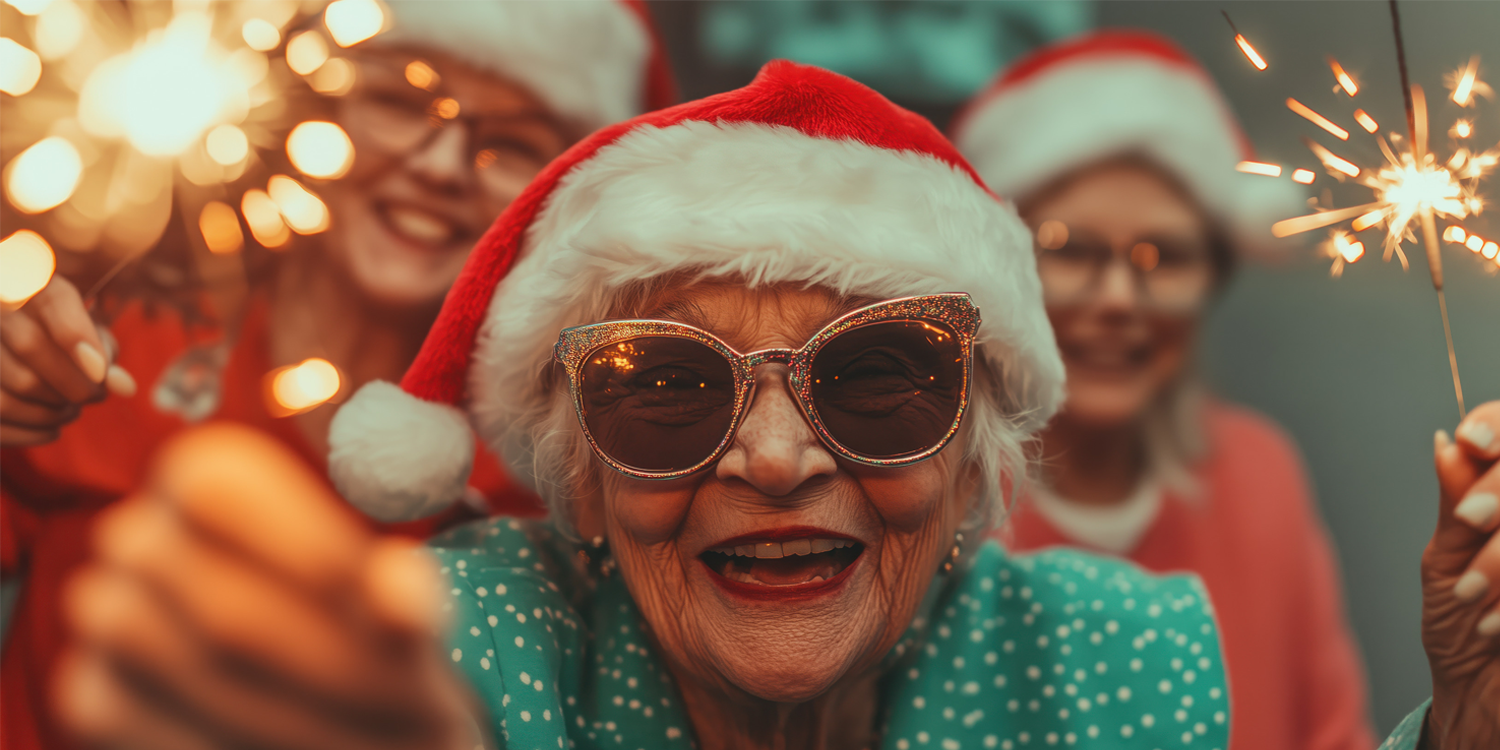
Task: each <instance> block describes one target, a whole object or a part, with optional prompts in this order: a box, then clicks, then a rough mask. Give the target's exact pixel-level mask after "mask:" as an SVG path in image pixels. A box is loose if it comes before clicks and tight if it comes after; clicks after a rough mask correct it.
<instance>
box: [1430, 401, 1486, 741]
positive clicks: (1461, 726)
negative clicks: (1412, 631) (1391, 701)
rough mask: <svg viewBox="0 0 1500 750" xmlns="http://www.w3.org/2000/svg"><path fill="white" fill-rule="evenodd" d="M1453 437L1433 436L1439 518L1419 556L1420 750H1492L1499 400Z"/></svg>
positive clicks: (1481, 408) (1479, 411)
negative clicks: (1424, 666)
mask: <svg viewBox="0 0 1500 750" xmlns="http://www.w3.org/2000/svg"><path fill="white" fill-rule="evenodd" d="M1456 436H1457V440H1456V441H1454V440H1450V439H1449V438H1448V435H1447V434H1446V433H1443V432H1439V433H1438V434H1437V439H1436V445H1435V448H1434V461H1435V463H1436V465H1437V475H1438V487H1439V494H1440V503H1439V507H1440V512H1439V515H1438V525H1437V531H1436V532H1434V534H1433V536H1432V541H1431V542H1429V543H1428V545H1427V549H1426V551H1425V552H1424V553H1423V555H1422V595H1423V606H1422V643H1423V645H1425V646H1426V648H1427V661H1428V665H1429V666H1430V668H1431V670H1432V691H1433V699H1432V709H1431V713H1430V714H1429V715H1428V719H1427V736H1426V741H1425V744H1424V745H1423V747H1425V748H1428V749H1429V750H1468V749H1470V748H1492V747H1500V533H1496V532H1497V529H1500V501H1497V499H1496V498H1497V497H1500V401H1492V402H1490V403H1487V404H1483V405H1481V406H1479V407H1477V408H1476V409H1474V411H1473V412H1471V413H1470V414H1469V416H1468V418H1466V419H1465V420H1464V421H1463V422H1462V423H1461V424H1460V425H1459V427H1458V430H1457V431H1456Z"/></svg>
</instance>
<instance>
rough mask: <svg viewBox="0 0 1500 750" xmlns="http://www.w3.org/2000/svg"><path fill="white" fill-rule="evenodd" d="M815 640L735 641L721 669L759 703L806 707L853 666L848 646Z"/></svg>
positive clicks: (725, 656) (731, 681)
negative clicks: (793, 704)
mask: <svg viewBox="0 0 1500 750" xmlns="http://www.w3.org/2000/svg"><path fill="white" fill-rule="evenodd" d="M795 637H796V636H789V637H788V638H795ZM817 640H820V639H814V640H812V641H802V642H798V643H791V642H787V640H785V639H777V638H771V639H749V640H738V641H737V642H736V643H735V644H733V648H731V649H728V650H727V653H724V654H722V657H723V662H724V663H723V664H722V666H721V669H722V670H723V673H724V677H725V678H726V679H727V680H729V682H730V683H732V684H733V685H734V686H735V687H737V688H739V689H740V690H743V691H744V692H745V693H747V694H749V695H751V696H754V697H756V698H759V699H760V700H763V701H769V702H771V703H806V702H808V701H811V700H813V699H815V698H817V697H818V696H820V695H823V694H824V693H827V692H828V691H829V690H831V689H832V688H833V686H834V685H835V684H837V683H838V682H839V680H841V679H843V678H844V676H845V675H846V674H848V672H849V668H850V666H851V665H852V663H853V662H854V657H853V655H852V654H851V653H850V652H849V650H848V648H847V645H846V646H845V648H843V649H840V648H839V645H837V644H824V643H819V642H817Z"/></svg>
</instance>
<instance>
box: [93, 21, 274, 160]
mask: <svg viewBox="0 0 1500 750" xmlns="http://www.w3.org/2000/svg"><path fill="white" fill-rule="evenodd" d="M211 30H212V21H211V20H210V19H209V18H208V16H205V15H203V14H201V13H180V14H178V15H177V16H175V17H174V18H173V19H172V22H171V23H170V24H168V25H167V28H166V31H165V32H164V33H161V34H158V35H153V36H151V37H148V40H147V41H146V42H145V43H144V44H142V45H140V46H139V47H136V48H135V49H134V50H132V51H130V52H127V53H125V54H123V55H120V56H118V57H115V58H113V59H110V60H107V61H105V62H104V63H102V64H100V66H99V67H98V68H97V69H96V70H95V71H94V72H93V73H92V74H91V75H90V76H89V79H88V82H87V83H85V84H84V87H83V92H82V94H80V101H79V119H80V121H81V122H82V124H83V126H84V129H85V130H88V131H89V132H90V133H93V134H95V135H99V136H112V137H121V136H123V137H124V138H126V139H127V140H128V141H129V142H130V144H131V145H132V146H135V147H136V149H138V150H140V151H141V153H144V154H146V155H148V156H176V155H177V154H180V153H182V152H183V151H184V150H186V149H187V148H188V147H189V146H192V145H193V144H195V143H197V142H198V139H199V138H201V137H203V134H204V132H205V131H207V130H208V129H209V128H212V127H213V126H215V125H218V124H220V123H222V122H237V121H239V120H240V119H242V118H243V117H244V111H245V110H246V109H247V108H248V106H249V83H248V82H247V81H246V80H245V78H244V77H243V71H242V70H240V69H238V68H237V66H236V65H235V64H233V62H232V61H231V58H230V57H229V56H228V55H226V54H224V53H223V51H222V50H220V49H219V48H218V47H217V45H215V44H214V43H213V42H212V40H211V39H210V38H209V33H210V31H211Z"/></svg>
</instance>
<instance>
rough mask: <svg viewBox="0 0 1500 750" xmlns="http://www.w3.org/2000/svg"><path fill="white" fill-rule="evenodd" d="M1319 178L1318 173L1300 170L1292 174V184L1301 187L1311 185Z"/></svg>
mask: <svg viewBox="0 0 1500 750" xmlns="http://www.w3.org/2000/svg"><path fill="white" fill-rule="evenodd" d="M1317 177H1318V173H1317V172H1314V171H1312V170H1311V169H1298V170H1294V171H1293V172H1292V182H1295V183H1297V184H1299V185H1311V184H1312V181H1313V180H1314V179H1317Z"/></svg>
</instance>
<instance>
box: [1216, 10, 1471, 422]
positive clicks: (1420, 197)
mask: <svg viewBox="0 0 1500 750" xmlns="http://www.w3.org/2000/svg"><path fill="white" fill-rule="evenodd" d="M1390 8H1391V17H1392V23H1393V26H1394V28H1395V35H1396V54H1397V62H1398V66H1399V68H1400V71H1401V85H1402V88H1403V92H1404V93H1405V96H1406V99H1405V100H1406V116H1407V137H1406V138H1402V137H1401V135H1400V134H1397V133H1389V134H1386V135H1379V134H1377V131H1378V130H1379V129H1380V126H1379V124H1378V123H1377V122H1376V121H1375V119H1374V118H1373V117H1371V116H1370V115H1369V114H1368V113H1366V112H1365V111H1364V110H1363V109H1356V110H1354V113H1353V117H1354V120H1355V122H1357V123H1358V124H1359V125H1360V127H1362V128H1363V129H1364V130H1365V131H1366V132H1367V133H1369V134H1371V135H1373V136H1374V138H1375V142H1376V144H1377V145H1378V146H1379V147H1380V151H1381V153H1382V154H1383V155H1384V157H1385V162H1384V163H1383V164H1378V165H1374V166H1364V167H1362V166H1360V165H1357V164H1355V163H1354V162H1351V161H1349V160H1347V159H1345V158H1343V157H1341V156H1339V155H1337V154H1335V153H1334V152H1333V151H1331V150H1330V149H1328V148H1326V147H1324V146H1323V145H1321V144H1319V143H1317V142H1316V141H1314V140H1312V139H1311V138H1304V141H1305V142H1306V143H1307V146H1308V148H1309V149H1310V150H1311V151H1312V152H1313V154H1314V155H1315V156H1317V157H1318V160H1319V161H1320V162H1321V163H1322V164H1323V166H1324V168H1325V169H1326V170H1327V171H1328V174H1329V175H1331V176H1332V177H1334V178H1335V179H1337V180H1339V181H1343V180H1346V179H1348V180H1353V181H1354V182H1356V183H1357V184H1360V185H1363V186H1365V187H1367V188H1369V189H1370V191H1371V193H1372V195H1373V197H1374V200H1373V201H1371V202H1369V203H1366V204H1363V205H1358V206H1349V207H1345V208H1333V207H1331V206H1323V207H1319V208H1318V211H1317V212H1316V213H1313V214H1310V215H1307V216H1299V217H1296V218H1292V219H1286V220H1284V221H1279V222H1277V223H1276V224H1275V225H1273V226H1272V233H1273V234H1274V235H1275V236H1277V237H1287V236H1290V235H1293V234H1298V233H1301V232H1307V231H1311V230H1314V229H1320V228H1324V227H1333V226H1334V225H1339V224H1343V223H1344V222H1349V224H1348V226H1349V229H1350V230H1352V231H1353V232H1360V231H1364V230H1366V229H1371V228H1376V227H1382V226H1383V227H1384V230H1385V232H1384V240H1383V243H1382V245H1383V250H1384V253H1383V257H1384V258H1385V260H1387V261H1389V260H1390V259H1391V257H1392V256H1393V255H1394V256H1395V257H1397V258H1399V259H1400V261H1401V265H1402V268H1407V267H1408V260H1407V257H1406V252H1405V250H1404V249H1403V243H1404V242H1412V243H1415V242H1417V234H1418V233H1420V234H1421V238H1422V239H1421V244H1422V247H1423V248H1424V249H1425V251H1426V255H1427V263H1428V268H1429V270H1430V271H1431V274H1432V285H1433V288H1434V289H1435V290H1436V292H1437V298H1438V307H1439V310H1440V312H1441V313H1442V319H1443V335H1444V338H1445V340H1446V342H1447V346H1448V364H1449V368H1450V370H1451V372H1452V375H1453V390H1454V396H1455V397H1456V399H1457V401H1458V409H1459V414H1460V416H1462V415H1463V414H1464V412H1465V409H1464V400H1463V385H1462V382H1461V380H1460V379H1459V374H1458V358H1457V356H1456V354H1455V353H1454V350H1453V336H1452V333H1451V330H1450V328H1449V324H1448V304H1447V299H1446V297H1445V296H1444V292H1443V262H1442V255H1441V254H1440V252H1439V249H1440V244H1439V236H1438V232H1437V220H1438V218H1439V217H1441V218H1443V219H1446V220H1448V221H1449V222H1457V221H1459V220H1462V219H1464V218H1466V217H1469V216H1471V215H1474V214H1478V213H1479V212H1480V211H1481V210H1482V209H1483V208H1484V201H1483V200H1482V199H1481V197H1480V195H1479V187H1480V183H1481V181H1483V180H1484V179H1485V178H1486V177H1487V176H1488V175H1489V174H1490V172H1491V171H1493V169H1494V167H1495V165H1496V163H1497V162H1500V145H1497V146H1496V147H1494V148H1491V149H1488V150H1480V149H1475V148H1471V147H1469V146H1467V145H1459V146H1456V147H1455V148H1454V149H1453V151H1452V153H1451V154H1450V155H1449V156H1448V157H1447V158H1446V159H1441V158H1439V157H1438V155H1437V154H1436V153H1434V152H1433V151H1432V150H1431V149H1430V148H1429V143H1428V133H1429V130H1428V118H1427V102H1426V97H1425V95H1424V94H1423V91H1422V88H1421V87H1420V86H1413V85H1410V84H1409V83H1408V81H1407V70H1406V53H1405V49H1404V46H1403V43H1402V38H1401V24H1400V17H1399V15H1398V11H1397V9H1396V3H1395V0H1391V3H1390ZM1225 18H1226V19H1227V18H1228V14H1225ZM1230 25H1231V27H1233V21H1231V22H1230ZM1235 36H1236V43H1238V44H1239V45H1240V46H1241V48H1242V49H1244V48H1246V47H1247V46H1248V44H1247V43H1246V42H1243V41H1241V40H1242V39H1243V37H1242V36H1241V35H1240V34H1239V31H1238V30H1237V29H1235ZM1247 54H1248V53H1247ZM1252 62H1254V60H1253V59H1252ZM1256 67H1257V68H1259V69H1262V70H1264V69H1265V66H1264V65H1263V64H1259V63H1257V64H1256ZM1329 67H1330V69H1331V71H1332V73H1333V76H1334V79H1335V80H1336V82H1337V84H1338V85H1337V86H1336V87H1335V89H1334V90H1335V91H1338V90H1342V91H1343V92H1344V93H1345V94H1347V95H1348V96H1349V97H1353V96H1355V95H1356V94H1357V93H1358V92H1359V91H1360V87H1359V85H1358V84H1357V83H1356V82H1355V81H1354V79H1353V77H1352V76H1350V75H1349V74H1348V73H1347V71H1345V70H1344V69H1343V67H1342V66H1340V65H1339V64H1338V62H1337V61H1335V60H1333V59H1332V58H1330V59H1329ZM1478 76H1479V56H1477V55H1475V56H1474V57H1472V58H1471V59H1470V60H1469V62H1468V64H1467V65H1466V66H1464V67H1463V68H1460V69H1459V70H1458V71H1457V72H1455V73H1453V74H1451V75H1450V76H1449V77H1448V85H1449V88H1450V89H1451V90H1452V100H1453V101H1454V103H1456V104H1458V105H1459V106H1461V107H1470V106H1473V105H1474V103H1475V98H1476V96H1484V97H1492V96H1493V90H1492V89H1491V88H1490V87H1489V86H1488V85H1487V84H1486V83H1485V82H1484V81H1482V80H1480V79H1479V77H1478ZM1287 107H1288V108H1289V109H1291V110H1292V111H1293V112H1296V113H1297V114H1299V115H1301V116H1302V117H1304V118H1306V119H1307V120H1309V121H1310V122H1312V123H1313V124H1315V125H1317V126H1318V127H1320V128H1322V129H1323V130H1325V131H1327V132H1328V133H1330V134H1332V135H1334V136H1335V137H1337V138H1339V139H1340V140H1343V141H1347V140H1349V132H1348V131H1347V130H1345V129H1344V128H1342V127H1340V126H1339V125H1338V124H1336V123H1334V122H1333V121H1331V120H1329V119H1328V118H1326V117H1324V116H1323V115H1322V114H1320V113H1319V112H1317V111H1315V110H1313V109H1312V108H1311V107H1308V106H1306V105H1305V104H1303V103H1302V102H1299V101H1297V100H1296V99H1287ZM1472 134H1473V124H1472V121H1471V120H1469V119H1460V120H1457V121H1456V122H1455V123H1454V124H1453V127H1452V128H1451V129H1450V130H1449V131H1448V135H1449V136H1450V137H1452V138H1453V139H1455V141H1461V140H1463V139H1467V138H1469V137H1470V136H1471V135H1472ZM1261 166H1264V167H1266V168H1264V169H1256V170H1248V169H1244V168H1242V169H1241V171H1251V172H1254V173H1257V174H1266V175H1271V176H1275V175H1278V174H1279V173H1280V169H1279V167H1278V168H1276V169H1275V170H1272V169H1270V167H1273V166H1276V165H1261ZM1303 174H1308V175H1309V176H1310V173H1308V170H1302V169H1299V170H1297V171H1296V172H1294V173H1293V175H1294V177H1293V179H1295V180H1296V181H1298V182H1304V184H1306V182H1311V180H1310V179H1307V180H1305V181H1304V179H1303V177H1301V176H1300V175H1303ZM1442 239H1443V240H1445V241H1447V242H1450V243H1454V244H1461V245H1462V246H1464V247H1466V248H1468V249H1469V250H1470V251H1472V252H1473V253H1474V254H1475V255H1477V256H1478V257H1479V258H1480V259H1481V262H1485V261H1493V262H1494V265H1495V266H1496V267H1497V268H1500V257H1497V256H1500V251H1497V252H1490V253H1486V249H1487V248H1489V247H1490V246H1491V245H1494V244H1495V243H1493V242H1491V241H1489V240H1486V239H1484V238H1482V237H1477V236H1476V235H1474V234H1473V233H1471V232H1469V231H1467V230H1466V229H1465V228H1464V227H1463V226H1462V225H1460V224H1457V223H1450V224H1449V226H1448V228H1447V229H1446V230H1445V231H1444V233H1443V235H1442ZM1497 248H1500V246H1497ZM1324 252H1325V253H1326V254H1327V255H1328V256H1329V257H1330V258H1332V261H1333V265H1332V268H1331V269H1330V270H1331V273H1332V274H1333V275H1334V276H1338V275H1340V274H1342V273H1343V271H1344V268H1345V266H1347V265H1348V264H1351V263H1355V262H1357V261H1358V260H1359V259H1360V258H1362V257H1363V256H1364V254H1365V251H1364V245H1363V243H1361V242H1359V241H1358V240H1356V239H1355V238H1354V237H1353V236H1352V235H1351V234H1350V232H1349V231H1345V230H1343V229H1339V228H1334V229H1332V230H1331V233H1330V235H1329V239H1328V241H1327V243H1325V245H1324Z"/></svg>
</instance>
